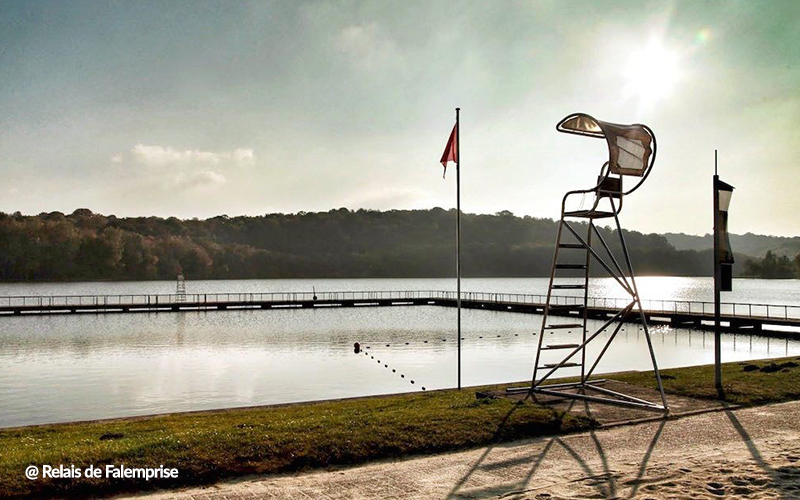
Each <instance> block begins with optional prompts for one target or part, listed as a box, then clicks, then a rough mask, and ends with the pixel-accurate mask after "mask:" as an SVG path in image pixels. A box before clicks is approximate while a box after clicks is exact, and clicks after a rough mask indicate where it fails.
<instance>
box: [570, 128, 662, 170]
mask: <svg viewBox="0 0 800 500" xmlns="http://www.w3.org/2000/svg"><path fill="white" fill-rule="evenodd" d="M556 129H557V130H558V131H559V132H564V133H567V134H577V135H586V136H589V137H597V138H605V139H606V143H607V144H608V156H609V158H608V164H609V169H610V171H611V172H612V173H614V174H618V175H633V176H637V177H642V176H643V175H644V174H645V172H646V171H647V168H648V166H649V163H650V156H651V155H652V153H653V150H652V144H653V142H654V140H655V136H654V135H653V133H652V131H651V130H650V129H649V128H648V127H647V126H645V125H639V124H637V125H619V124H616V123H609V122H603V121H600V120H597V119H595V118H594V117H591V116H589V115H587V114H583V113H576V114H573V115H569V116H567V117H566V118H564V119H563V120H561V122H559V124H558V125H557V126H556Z"/></svg>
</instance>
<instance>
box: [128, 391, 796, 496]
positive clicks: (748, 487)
mask: <svg viewBox="0 0 800 500" xmlns="http://www.w3.org/2000/svg"><path fill="white" fill-rule="evenodd" d="M120 498H122V497H120ZM130 498H140V499H141V498H147V499H148V500H162V499H180V500H189V499H191V500H212V499H213V500H221V499H226V500H244V499H300V498H309V499H311V498H313V499H373V498H398V499H399V498H404V499H405V498H409V499H459V498H475V499H480V498H504V499H515V500H518V499H537V500H545V499H546V500H555V499H561V498H641V499H648V498H652V499H685V498H753V499H771V498H776V499H777V498H783V499H791V498H797V499H800V402H791V403H784V404H779V405H771V406H764V407H759V408H749V409H742V410H728V411H722V412H715V413H706V414H701V415H695V416H691V417H685V418H682V419H678V420H670V421H661V422H653V423H646V424H639V425H632V426H622V427H615V428H610V429H603V430H598V431H593V432H586V433H581V434H575V435H571V436H565V437H560V438H558V437H557V438H542V439H535V440H529V441H522V442H516V443H510V444H505V445H498V446H492V447H486V448H480V449H477V450H470V451H466V452H457V453H450V454H444V455H437V456H430V457H421V458H415V459H409V460H402V461H395V462H380V463H374V464H369V465H365V466H360V467H353V468H349V469H340V470H328V471H321V472H312V473H305V474H294V475H288V476H279V477H276V476H271V477H256V478H248V479H245V480H240V481H236V482H230V483H222V484H218V485H215V486H211V487H205V488H192V489H186V490H181V491H175V492H163V493H155V494H150V495H144V496H138V497H130Z"/></svg>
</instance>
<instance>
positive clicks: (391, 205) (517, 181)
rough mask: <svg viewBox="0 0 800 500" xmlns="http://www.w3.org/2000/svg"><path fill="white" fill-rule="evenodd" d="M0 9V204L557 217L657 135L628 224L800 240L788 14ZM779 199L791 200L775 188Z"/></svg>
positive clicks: (754, 9) (488, 7)
mask: <svg viewBox="0 0 800 500" xmlns="http://www.w3.org/2000/svg"><path fill="white" fill-rule="evenodd" d="M500 5H501V7H498V4H491V3H488V4H487V3H483V2H444V1H442V2H422V1H409V2H403V3H382V2H355V1H345V2H329V1H307V2H277V1H267V2H246V1H245V2H236V3H228V2H211V1H197V2H184V1H175V2H169V3H159V4H156V3H149V2H115V3H97V2H80V1H76V2H69V3H67V2H56V1H52V2H48V1H42V2H18V1H10V0H0V64H2V66H3V67H4V69H5V71H4V76H3V78H2V79H0V107H2V109H3V113H2V114H0V130H2V132H0V173H2V175H3V177H4V186H3V188H2V191H0V192H2V194H3V196H2V197H0V210H2V211H4V212H9V213H13V212H15V211H21V212H23V213H29V214H37V213H40V212H51V211H60V212H64V213H71V212H72V211H74V210H75V209H77V208H82V207H86V208H89V209H91V210H93V211H95V212H98V213H104V214H115V215H117V216H119V217H124V216H149V215H156V216H162V217H168V216H177V217H179V218H193V217H198V218H208V217H212V216H215V215H220V214H228V215H231V216H235V215H259V214H264V213H271V212H282V213H287V212H289V213H291V212H297V211H309V212H312V211H327V210H329V209H331V207H348V208H352V209H357V208H367V209H380V210H387V209H425V208H431V207H433V206H440V207H442V208H445V209H449V208H452V207H453V206H454V205H455V200H454V198H455V176H454V175H453V174H454V173H455V172H453V171H452V168H451V169H449V173H448V175H447V179H446V180H442V178H441V165H440V164H439V163H438V159H439V157H440V155H441V153H442V150H443V148H444V145H445V142H446V140H447V136H448V134H449V132H450V129H451V128H452V125H453V121H454V108H455V107H456V106H460V107H461V108H462V129H461V153H462V208H463V210H464V211H465V212H470V213H496V212H499V211H502V210H509V211H511V212H513V213H515V214H516V215H520V216H524V215H531V216H534V217H544V218H554V217H557V216H558V210H559V208H560V201H561V196H562V195H563V193H564V192H565V191H567V190H569V189H576V188H585V187H589V186H591V185H592V183H593V180H594V179H595V176H596V175H597V171H598V170H599V167H600V165H601V164H602V163H603V161H605V159H606V158H605V154H606V153H605V146H604V144H603V143H602V142H601V141H592V140H589V139H586V138H581V137H576V136H568V135H564V134H558V133H557V132H556V131H555V124H556V123H557V121H558V120H560V119H561V118H563V117H564V116H566V115H567V114H569V113H572V112H578V111H580V112H586V113H589V114H592V115H594V116H596V117H598V118H599V119H604V120H608V121H613V122H619V123H634V122H641V123H646V124H648V125H650V126H651V127H652V128H653V130H654V131H655V134H656V136H657V138H658V158H657V161H656V165H655V168H654V170H653V174H652V176H651V177H650V179H648V181H647V182H646V183H645V184H644V186H643V187H642V189H641V190H639V191H638V192H637V193H636V194H635V195H634V196H631V197H630V198H628V199H626V206H625V209H624V210H623V212H622V215H621V220H622V224H623V227H625V228H628V229H633V230H637V231H641V232H644V233H666V232H673V233H685V234H692V235H703V234H706V233H708V232H710V229H711V223H712V218H711V175H712V174H713V159H714V149H719V158H720V175H721V177H722V178H723V179H724V180H725V181H726V182H728V183H730V184H732V185H733V186H735V187H736V191H735V192H734V194H733V200H732V202H731V208H730V230H731V232H732V233H737V234H744V233H747V232H751V233H755V234H769V235H777V236H794V235H798V234H800V220H798V219H797V218H796V217H795V214H796V213H798V212H800V197H798V196H796V188H791V186H797V184H798V183H797V180H798V177H800V169H798V168H797V158H798V157H800V128H798V125H797V124H798V123H800V120H798V119H800V93H798V91H797V82H798V81H800V66H798V62H800V51H798V50H797V49H796V47H798V46H800V22H798V21H800V2H794V1H790V0H789V1H769V2H757V1H754V2H739V1H709V2H702V3H697V2H686V1H670V2H655V1H649V2H638V1H635V2H634V1H627V2H625V1H621V2H617V3H615V4H613V5H611V4H605V3H596V2H583V1H575V2H556V1H536V2H522V1H517V2H507V3H503V4H500ZM786 187H789V189H786Z"/></svg>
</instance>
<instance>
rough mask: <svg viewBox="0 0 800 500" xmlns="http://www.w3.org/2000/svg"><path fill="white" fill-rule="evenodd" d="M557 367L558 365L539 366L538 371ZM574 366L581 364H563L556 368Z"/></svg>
mask: <svg viewBox="0 0 800 500" xmlns="http://www.w3.org/2000/svg"><path fill="white" fill-rule="evenodd" d="M558 365H559V363H545V364H544V366H540V367H539V369H540V370H543V369H547V368H555V367H557V366H558ZM575 366H581V364H580V363H564V364H563V365H561V366H558V367H559V368H573V367H575Z"/></svg>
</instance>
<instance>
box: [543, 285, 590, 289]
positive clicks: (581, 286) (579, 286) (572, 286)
mask: <svg viewBox="0 0 800 500" xmlns="http://www.w3.org/2000/svg"><path fill="white" fill-rule="evenodd" d="M551 288H553V289H554V290H582V289H584V288H586V285H553V286H552V287H551Z"/></svg>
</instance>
